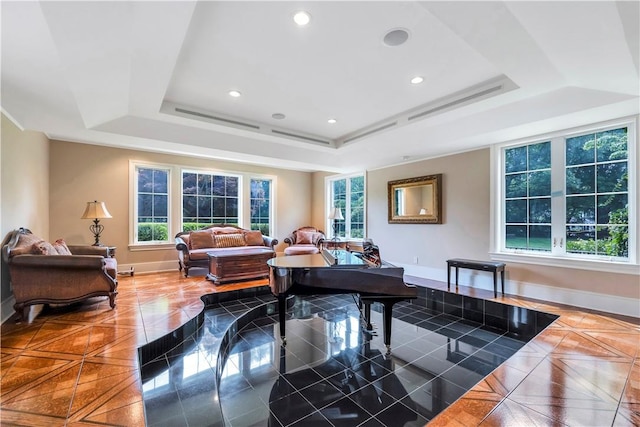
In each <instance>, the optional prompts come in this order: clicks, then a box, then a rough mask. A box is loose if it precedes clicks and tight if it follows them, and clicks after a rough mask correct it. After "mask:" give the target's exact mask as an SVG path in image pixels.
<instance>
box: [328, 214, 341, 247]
mask: <svg viewBox="0 0 640 427" xmlns="http://www.w3.org/2000/svg"><path fill="white" fill-rule="evenodd" d="M329 219H332V220H333V238H334V239H335V240H337V239H338V221H340V220H343V219H344V217H343V216H342V211H341V210H340V208H333V209H331V212H330V213H329Z"/></svg>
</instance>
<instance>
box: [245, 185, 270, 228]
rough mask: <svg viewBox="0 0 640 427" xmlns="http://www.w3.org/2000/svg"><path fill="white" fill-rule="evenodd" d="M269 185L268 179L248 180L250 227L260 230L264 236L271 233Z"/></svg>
mask: <svg viewBox="0 0 640 427" xmlns="http://www.w3.org/2000/svg"><path fill="white" fill-rule="evenodd" d="M271 186H272V181H271V180H270V179H257V178H252V179H251V180H250V187H251V190H250V192H251V194H250V196H249V197H250V199H249V203H250V204H251V229H252V230H260V231H261V232H262V234H263V235H264V236H270V235H271Z"/></svg>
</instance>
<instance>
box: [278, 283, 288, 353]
mask: <svg viewBox="0 0 640 427" xmlns="http://www.w3.org/2000/svg"><path fill="white" fill-rule="evenodd" d="M286 317H287V296H286V295H284V294H280V295H278V321H279V322H280V338H281V339H282V345H287V337H286V336H285V322H286Z"/></svg>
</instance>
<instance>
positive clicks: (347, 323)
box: [220, 296, 525, 426]
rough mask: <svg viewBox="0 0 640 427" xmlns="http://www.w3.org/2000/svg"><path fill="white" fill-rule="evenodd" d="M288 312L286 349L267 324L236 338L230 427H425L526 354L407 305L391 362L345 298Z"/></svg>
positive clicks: (228, 372)
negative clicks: (486, 378) (489, 376)
mask: <svg viewBox="0 0 640 427" xmlns="http://www.w3.org/2000/svg"><path fill="white" fill-rule="evenodd" d="M375 308H378V309H381V307H374V309H375ZM293 311H294V313H295V314H296V315H295V318H294V319H292V320H289V321H288V325H287V345H286V346H283V345H282V344H281V343H280V340H279V338H277V334H278V332H277V328H275V326H276V325H275V324H272V323H269V324H266V325H265V324H264V323H265V319H264V318H261V319H257V320H259V322H254V323H253V324H251V325H249V326H247V327H246V328H245V329H243V330H242V331H240V333H239V334H238V342H237V343H236V344H235V345H233V346H232V347H231V350H230V354H229V356H228V359H227V362H226V364H225V367H224V371H223V374H222V377H223V378H222V381H221V383H220V400H221V402H222V411H223V414H224V417H225V420H226V421H227V424H228V425H231V426H246V425H270V426H292V425H300V426H303V425H304V426H307V425H323V426H356V425H361V424H364V425H368V426H390V425H398V426H423V425H425V424H426V423H427V422H428V421H429V420H431V419H433V418H434V417H435V416H436V415H437V414H438V413H439V412H440V411H442V410H443V409H445V408H446V407H447V406H449V405H450V404H451V403H453V402H455V401H456V400H457V399H458V398H459V397H460V396H462V395H463V394H464V393H465V392H466V391H468V390H469V389H470V388H472V387H473V385H475V384H476V383H478V382H479V381H480V380H481V379H482V378H483V377H484V376H486V375H487V374H488V373H490V372H491V371H493V370H494V369H495V368H497V367H498V366H499V365H500V364H501V363H502V362H504V361H505V360H506V359H507V358H509V357H510V356H511V355H513V354H514V353H515V352H516V351H517V350H518V349H520V348H521V347H522V346H523V345H524V344H525V342H523V341H519V340H516V339H513V338H509V337H508V336H507V333H506V332H499V331H496V330H488V329H486V328H483V327H482V326H483V325H481V324H479V323H475V322H471V321H467V320H463V319H461V318H459V317H455V316H451V315H447V314H443V313H441V312H435V311H432V310H429V309H426V308H424V306H423V304H415V303H404V302H403V303H399V304H398V305H397V306H396V307H395V310H394V321H393V332H392V352H391V354H387V352H386V347H385V345H384V343H383V342H382V337H380V336H378V334H369V333H366V332H363V330H362V328H361V326H360V313H359V311H358V308H357V305H356V304H354V302H353V301H352V300H351V298H350V297H348V296H346V297H345V296H329V297H326V296H323V297H311V298H299V299H298V301H297V302H296V305H295V306H294V307H293ZM296 311H298V313H296ZM372 317H373V321H374V323H377V324H378V325H380V324H381V322H382V316H381V313H379V312H376V311H374V312H373V314H372ZM403 319H404V320H403ZM248 401H250V402H251V404H250V405H246V403H247V402H248Z"/></svg>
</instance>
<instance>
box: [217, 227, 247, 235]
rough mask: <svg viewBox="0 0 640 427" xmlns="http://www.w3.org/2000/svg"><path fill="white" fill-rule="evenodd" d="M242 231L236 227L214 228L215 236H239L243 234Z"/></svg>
mask: <svg viewBox="0 0 640 427" xmlns="http://www.w3.org/2000/svg"><path fill="white" fill-rule="evenodd" d="M241 232H242V230H239V229H237V228H235V227H214V228H213V234H238V233H241Z"/></svg>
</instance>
